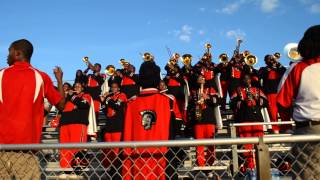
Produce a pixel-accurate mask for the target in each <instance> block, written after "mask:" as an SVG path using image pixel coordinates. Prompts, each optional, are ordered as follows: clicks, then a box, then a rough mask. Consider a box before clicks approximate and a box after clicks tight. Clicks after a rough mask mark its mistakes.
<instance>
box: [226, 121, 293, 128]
mask: <svg viewBox="0 0 320 180" xmlns="http://www.w3.org/2000/svg"><path fill="white" fill-rule="evenodd" d="M287 124H290V125H295V122H294V121H282V122H252V123H230V127H231V126H234V127H240V126H257V125H280V126H281V125H287Z"/></svg>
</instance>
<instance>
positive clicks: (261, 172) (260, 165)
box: [255, 137, 271, 180]
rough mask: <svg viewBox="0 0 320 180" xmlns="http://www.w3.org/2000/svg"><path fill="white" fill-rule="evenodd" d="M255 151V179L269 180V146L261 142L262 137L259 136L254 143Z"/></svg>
mask: <svg viewBox="0 0 320 180" xmlns="http://www.w3.org/2000/svg"><path fill="white" fill-rule="evenodd" d="M255 153H256V158H255V159H256V166H257V179H259V180H270V179H271V174H270V170H271V166H270V157H269V156H270V154H269V147H268V145H266V144H265V143H264V142H263V137H259V143H258V144H257V145H255Z"/></svg>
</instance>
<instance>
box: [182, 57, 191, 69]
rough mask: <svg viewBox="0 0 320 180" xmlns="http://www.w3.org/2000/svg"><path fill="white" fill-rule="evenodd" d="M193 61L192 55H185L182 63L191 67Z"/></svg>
mask: <svg viewBox="0 0 320 180" xmlns="http://www.w3.org/2000/svg"><path fill="white" fill-rule="evenodd" d="M191 61H192V56H191V54H184V55H183V56H182V63H183V64H184V65H185V66H190V65H191Z"/></svg>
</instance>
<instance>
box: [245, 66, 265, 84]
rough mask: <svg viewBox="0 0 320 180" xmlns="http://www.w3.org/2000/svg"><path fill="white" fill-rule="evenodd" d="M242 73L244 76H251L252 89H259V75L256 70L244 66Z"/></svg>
mask: <svg viewBox="0 0 320 180" xmlns="http://www.w3.org/2000/svg"><path fill="white" fill-rule="evenodd" d="M243 71H244V73H245V74H249V75H250V76H251V85H252V86H253V87H259V88H260V87H261V85H260V82H259V73H258V70H257V69H255V68H254V67H253V66H249V65H247V64H245V65H244V66H243Z"/></svg>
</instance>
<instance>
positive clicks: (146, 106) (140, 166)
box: [122, 61, 182, 179]
mask: <svg viewBox="0 0 320 180" xmlns="http://www.w3.org/2000/svg"><path fill="white" fill-rule="evenodd" d="M139 75H140V84H141V86H142V90H141V91H140V94H139V95H138V96H137V97H136V99H132V100H131V101H129V102H128V103H127V110H126V115H125V122H124V134H123V140H124V141H150V140H169V139H170V136H171V135H170V134H172V133H174V132H170V129H171V128H170V125H171V124H172V123H171V120H172V118H171V115H172V112H174V114H175V120H174V121H175V122H174V123H177V124H182V119H181V114H180V112H179V109H178V107H177V103H176V101H175V98H174V97H172V96H168V95H166V94H163V93H159V90H158V89H156V88H157V87H158V85H159V82H160V68H159V66H157V65H156V64H155V62H154V61H146V62H144V63H142V64H141V67H140V70H139ZM167 149H168V148H167V147H160V148H134V149H131V148H125V149H124V153H123V154H124V157H125V158H126V159H125V160H124V162H123V168H122V177H123V179H166V174H165V169H166V166H167V161H166V158H165V154H166V152H167Z"/></svg>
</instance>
